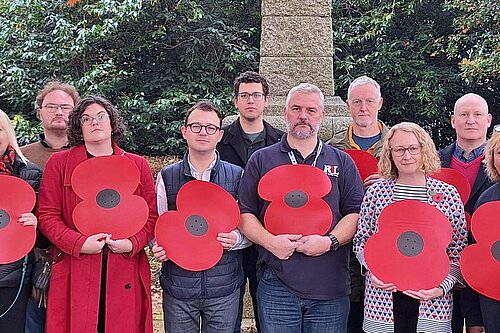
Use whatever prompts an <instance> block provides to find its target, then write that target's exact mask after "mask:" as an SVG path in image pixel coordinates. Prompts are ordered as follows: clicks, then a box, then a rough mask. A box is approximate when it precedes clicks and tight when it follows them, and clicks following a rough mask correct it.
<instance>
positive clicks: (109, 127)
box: [38, 96, 157, 333]
mask: <svg viewBox="0 0 500 333" xmlns="http://www.w3.org/2000/svg"><path fill="white" fill-rule="evenodd" d="M124 131H125V126H124V124H123V119H122V118H121V116H120V115H119V113H118V111H117V110H116V109H115V108H114V107H113V105H111V103H110V102H109V101H107V100H106V99H104V98H102V97H95V96H89V97H85V98H83V99H82V100H81V101H80V102H79V103H78V105H77V106H76V107H75V110H74V112H73V114H72V115H71V117H70V125H69V135H68V136H69V140H70V143H71V144H73V145H75V147H74V148H72V149H70V150H67V151H63V152H60V153H56V154H54V155H52V157H51V158H50V159H49V161H48V162H47V165H46V167H45V172H44V176H43V178H42V184H41V187H40V194H39V206H38V216H39V225H40V230H41V231H42V232H43V233H44V234H45V235H46V236H47V238H48V239H49V240H50V241H51V242H52V243H53V244H54V247H55V249H54V253H53V256H54V258H55V261H56V263H55V264H54V265H53V268H52V272H51V278H50V288H49V295H48V307H47V324H46V325H47V326H46V331H47V333H52V332H57V333H64V332H68V333H69V332H78V333H87V332H88V333H95V332H99V333H114V332H117V333H118V332H120V333H121V332H128V333H144V332H146V333H150V332H152V331H153V325H152V308H151V291H150V270H149V262H148V258H147V256H146V253H145V251H144V247H145V246H146V245H147V243H148V242H149V241H150V240H151V239H152V237H153V230H154V223H155V221H156V218H157V210H156V201H155V200H156V195H155V190H154V185H153V177H152V174H151V170H150V168H149V165H148V163H147V161H146V160H145V159H144V158H142V157H139V156H137V155H134V154H130V153H126V152H124V151H123V150H122V149H120V148H119V147H118V146H117V143H118V142H120V141H121V140H122V139H123V137H124ZM107 155H119V156H124V157H126V158H128V159H129V160H131V161H132V162H134V163H135V165H136V166H137V168H138V170H139V172H140V181H139V185H138V186H137V188H136V190H135V192H134V195H138V196H141V197H142V198H143V199H144V200H145V201H146V202H147V204H148V208H149V217H148V219H147V222H146V224H145V225H144V227H143V228H142V229H141V230H140V231H138V232H137V233H136V234H135V235H133V236H132V237H129V238H126V239H114V238H113V235H110V234H107V233H97V234H94V235H90V236H85V235H83V234H82V233H80V232H79V231H78V230H77V228H76V227H75V223H74V222H75V221H74V220H73V209H74V208H75V206H76V205H77V204H78V203H80V202H81V201H82V199H81V198H80V197H79V196H78V195H77V194H76V193H75V191H74V189H73V186H72V178H71V176H72V174H73V172H74V170H75V168H76V167H77V166H78V165H79V164H80V163H82V162H84V161H86V160H88V159H90V158H92V157H96V156H107ZM101 171H102V172H106V171H107V172H110V170H101ZM111 171H112V170H111ZM95 172H100V171H99V170H96V171H95ZM73 181H74V179H73ZM128 209H129V210H131V209H132V208H131V207H128Z"/></svg>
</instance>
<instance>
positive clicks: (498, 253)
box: [491, 240, 500, 261]
mask: <svg viewBox="0 0 500 333" xmlns="http://www.w3.org/2000/svg"><path fill="white" fill-rule="evenodd" d="M491 255H492V256H493V258H495V260H496V261H500V240H497V241H496V242H495V243H493V246H492V247H491Z"/></svg>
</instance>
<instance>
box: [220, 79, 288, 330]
mask: <svg viewBox="0 0 500 333" xmlns="http://www.w3.org/2000/svg"><path fill="white" fill-rule="evenodd" d="M233 91H234V106H235V107H236V108H237V109H238V112H239V117H238V119H237V120H236V121H234V122H233V123H232V124H231V125H229V126H226V127H224V136H223V137H222V140H221V142H219V144H218V145H217V150H218V151H219V153H220V157H221V159H222V160H224V161H228V162H230V163H233V164H236V165H239V166H240V167H242V168H244V167H245V165H246V164H247V161H248V159H249V158H250V156H251V155H252V154H253V153H254V152H255V151H257V150H259V149H261V148H264V147H267V146H270V145H272V144H274V143H276V142H278V141H280V140H281V137H282V136H283V134H284V132H282V131H280V130H278V129H276V128H274V127H272V126H271V125H270V124H269V123H267V122H266V121H264V109H265V108H266V107H267V105H268V104H269V84H268V83H267V81H266V79H265V78H264V77H263V76H262V75H260V74H259V73H256V72H252V71H246V72H244V73H242V74H241V75H239V76H238V77H237V78H236V79H235V80H234V84H233ZM256 265H257V251H256V250H255V246H253V245H252V246H250V247H248V248H246V249H245V250H243V272H244V281H245V282H244V284H243V287H242V288H241V297H240V305H239V315H238V321H237V322H236V327H235V329H234V333H239V332H240V330H241V320H242V314H243V295H244V293H245V285H246V280H247V279H248V286H249V291H250V296H251V297H252V303H253V309H254V316H255V322H256V325H257V331H258V332H260V327H259V318H258V314H257V298H256V294H257V276H256V273H257V270H256Z"/></svg>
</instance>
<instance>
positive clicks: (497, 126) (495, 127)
mask: <svg viewBox="0 0 500 333" xmlns="http://www.w3.org/2000/svg"><path fill="white" fill-rule="evenodd" d="M493 132H500V124H496V125H495V126H493Z"/></svg>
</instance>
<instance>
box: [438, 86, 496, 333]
mask: <svg viewBox="0 0 500 333" xmlns="http://www.w3.org/2000/svg"><path fill="white" fill-rule="evenodd" d="M490 125H491V114H490V113H488V103H487V102H486V100H485V99H484V98H482V97H481V96H479V95H476V94H466V95H464V96H462V97H460V98H459V99H458V100H457V101H456V103H455V107H454V110H453V115H452V116H451V126H452V127H453V128H454V129H455V132H456V134H457V140H456V141H455V142H454V143H452V144H451V145H449V146H448V147H446V148H443V149H441V150H440V151H439V157H440V159H441V166H443V167H447V168H450V167H451V168H453V169H456V170H458V171H460V172H462V173H463V174H464V175H465V176H466V177H467V179H468V180H469V183H470V185H471V189H472V191H471V194H470V197H469V200H468V201H467V202H466V203H465V211H466V212H467V213H469V214H471V215H472V211H473V209H474V205H475V203H476V201H477V199H478V198H479V196H480V195H481V193H483V192H484V191H485V190H486V189H487V188H488V187H490V185H491V184H492V183H491V181H490V180H489V179H488V177H487V175H486V165H485V164H484V163H483V159H484V148H485V146H486V134H487V131H488V127H490ZM470 241H472V239H471V237H470V235H469V242H470ZM464 318H465V324H466V326H467V332H469V333H480V332H483V329H484V328H483V327H482V326H483V320H482V317H481V310H480V307H479V300H478V295H477V293H476V292H475V291H473V290H472V289H470V288H469V287H467V288H466V289H464V290H455V291H454V293H453V319H452V331H453V333H462V332H463V325H464Z"/></svg>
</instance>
